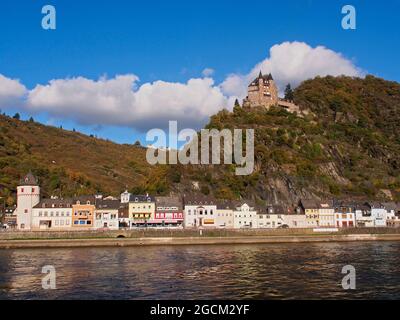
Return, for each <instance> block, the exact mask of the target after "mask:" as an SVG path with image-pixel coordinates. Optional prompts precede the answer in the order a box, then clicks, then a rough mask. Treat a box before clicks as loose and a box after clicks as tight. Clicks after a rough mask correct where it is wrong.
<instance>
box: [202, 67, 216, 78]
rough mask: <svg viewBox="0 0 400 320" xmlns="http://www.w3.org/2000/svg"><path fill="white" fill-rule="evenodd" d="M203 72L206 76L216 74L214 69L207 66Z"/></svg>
mask: <svg viewBox="0 0 400 320" xmlns="http://www.w3.org/2000/svg"><path fill="white" fill-rule="evenodd" d="M201 74H202V75H203V76H204V77H211V76H212V75H213V74H214V69H211V68H205V69H204V70H203V71H202V72H201Z"/></svg>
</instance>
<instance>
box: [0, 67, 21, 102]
mask: <svg viewBox="0 0 400 320" xmlns="http://www.w3.org/2000/svg"><path fill="white" fill-rule="evenodd" d="M26 93H27V90H26V88H25V86H24V85H22V84H21V83H20V82H19V80H16V79H10V78H7V77H5V76H3V75H2V74H0V106H1V107H12V106H13V105H14V104H15V103H20V101H21V99H22V97H23V96H24V95H25V94H26Z"/></svg>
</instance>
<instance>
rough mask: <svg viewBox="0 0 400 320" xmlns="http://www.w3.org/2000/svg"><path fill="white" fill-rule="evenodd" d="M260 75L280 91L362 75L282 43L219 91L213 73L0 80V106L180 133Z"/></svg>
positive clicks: (333, 55)
mask: <svg viewBox="0 0 400 320" xmlns="http://www.w3.org/2000/svg"><path fill="white" fill-rule="evenodd" d="M260 70H262V72H263V73H270V72H271V73H272V75H273V77H274V79H275V80H276V81H277V84H278V86H279V88H280V90H281V91H282V90H283V88H284V86H285V85H286V84H287V83H291V84H292V86H297V85H298V84H299V83H300V82H301V81H303V80H305V79H308V78H313V77H315V76H317V75H320V76H325V75H328V74H329V75H333V76H336V75H341V74H345V75H350V76H359V75H362V71H361V70H360V69H358V68H357V67H356V66H355V65H354V64H353V63H352V62H351V61H350V60H348V59H346V58H344V57H343V56H342V55H341V54H340V53H337V52H334V51H332V50H330V49H327V48H325V47H322V46H318V47H315V48H312V47H310V46H309V45H307V44H306V43H303V42H284V43H281V44H278V45H274V46H273V47H272V48H271V49H270V54H269V57H267V58H266V59H264V60H263V61H261V62H259V63H258V64H256V65H255V66H254V67H253V68H252V69H251V71H250V72H249V73H248V74H246V75H240V74H230V75H228V76H227V77H226V79H225V80H224V81H223V82H222V83H221V84H219V85H217V84H215V83H214V80H213V79H212V78H211V76H212V74H213V72H214V70H213V69H211V68H206V69H204V70H203V72H202V74H203V76H204V78H197V79H190V80H188V81H187V82H186V83H175V82H166V81H161V80H159V81H155V82H153V83H144V84H140V82H139V78H138V77H137V76H136V75H134V74H127V75H118V76H116V77H114V78H111V79H107V78H105V77H102V78H100V79H98V80H93V79H87V78H84V77H77V78H69V79H55V80H51V81H50V82H49V83H48V84H46V85H40V84H39V85H37V86H36V87H34V88H33V89H32V90H30V91H29V92H28V91H27V90H26V88H25V87H24V86H23V85H22V84H20V83H19V81H18V80H12V79H8V78H5V77H4V76H2V75H0V105H1V102H2V101H5V100H6V99H7V100H10V99H11V100H12V99H15V98H19V97H21V96H26V101H25V106H24V107H25V108H26V109H27V111H29V112H31V113H35V112H47V113H48V114H49V116H50V117H54V118H70V119H72V120H74V121H78V122H80V123H82V124H89V125H120V126H129V127H134V128H136V129H139V130H148V129H150V128H155V127H162V128H165V127H166V126H167V125H168V120H177V121H178V123H179V127H180V128H183V127H189V128H194V129H199V128H201V127H203V125H204V124H205V123H206V122H208V119H209V116H210V115H212V114H215V113H216V112H218V111H219V110H221V109H222V108H224V107H225V108H228V109H231V108H232V106H233V102H234V99H235V98H236V97H238V98H244V97H245V96H246V92H247V85H248V83H249V82H250V81H251V80H253V78H254V77H255V76H257V74H258V73H259V71H260Z"/></svg>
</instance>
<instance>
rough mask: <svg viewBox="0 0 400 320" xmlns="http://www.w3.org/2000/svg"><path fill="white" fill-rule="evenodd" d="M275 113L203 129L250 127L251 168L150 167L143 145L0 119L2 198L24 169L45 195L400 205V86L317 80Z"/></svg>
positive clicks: (260, 112) (224, 118)
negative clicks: (242, 171)
mask: <svg viewBox="0 0 400 320" xmlns="http://www.w3.org/2000/svg"><path fill="white" fill-rule="evenodd" d="M294 100H295V103H296V104H297V105H299V106H300V107H301V108H302V109H304V110H308V111H309V114H308V115H306V116H298V115H297V114H291V113H288V112H286V111H284V110H282V109H278V108H271V109H270V110H268V111H267V110H266V109H264V108H253V109H251V110H250V109H244V108H241V107H235V108H234V111H233V112H228V111H226V110H223V111H221V112H219V113H218V114H216V115H214V116H212V117H211V119H210V122H209V124H208V125H207V128H216V129H223V128H230V129H233V128H243V129H245V128H254V129H255V139H256V141H255V156H256V166H255V171H254V173H253V174H252V175H250V176H235V175H234V168H235V166H223V165H220V166H181V165H175V166H154V167H153V166H150V165H148V164H147V162H146V159H145V149H144V148H142V147H139V146H133V145H119V144H115V143H112V142H110V141H106V140H101V139H96V138H93V137H89V136H86V135H83V134H80V133H77V132H71V131H67V130H63V129H58V128H54V127H49V126H45V125H41V124H38V123H35V122H30V121H19V120H16V119H12V118H9V117H5V116H0V196H3V197H4V196H5V197H6V198H7V199H8V202H9V203H11V202H12V197H11V196H12V193H13V191H14V190H15V187H16V185H17V183H18V181H19V179H20V177H21V176H23V175H24V174H25V173H26V172H27V171H29V170H31V171H32V172H33V173H34V174H35V175H37V176H38V177H39V179H40V182H41V186H42V189H43V194H44V195H45V196H49V195H53V194H54V195H60V194H62V195H63V196H71V195H75V194H76V195H80V194H93V193H97V192H101V193H104V194H112V195H118V194H119V193H120V192H121V191H122V190H123V189H125V187H127V188H128V189H129V190H130V191H132V192H134V193H143V192H149V193H153V194H166V193H168V192H170V191H173V192H179V193H181V194H187V193H193V192H197V193H203V194H210V195H214V196H215V197H217V198H227V199H239V198H253V199H254V200H256V201H257V202H258V203H259V204H264V203H266V202H269V203H278V202H280V203H282V204H287V205H292V204H294V203H296V202H297V200H298V199H299V198H325V197H340V198H367V197H368V198H372V199H391V198H393V199H396V200H400V126H399V123H400V84H398V83H395V82H389V81H385V80H382V79H379V78H375V77H372V76H367V77H366V78H365V79H358V78H349V77H337V78H334V77H329V76H328V77H324V78H318V77H317V78H315V79H313V80H308V81H305V82H304V83H302V84H301V85H300V86H299V87H298V88H297V89H296V90H295V92H294Z"/></svg>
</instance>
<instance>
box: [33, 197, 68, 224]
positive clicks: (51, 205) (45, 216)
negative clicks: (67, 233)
mask: <svg viewBox="0 0 400 320" xmlns="http://www.w3.org/2000/svg"><path fill="white" fill-rule="evenodd" d="M72 203H73V202H72V200H71V199H65V200H64V199H54V198H53V199H43V200H42V201H40V202H39V203H38V204H37V205H36V206H35V207H34V208H33V209H32V230H68V229H70V228H71V226H72Z"/></svg>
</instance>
